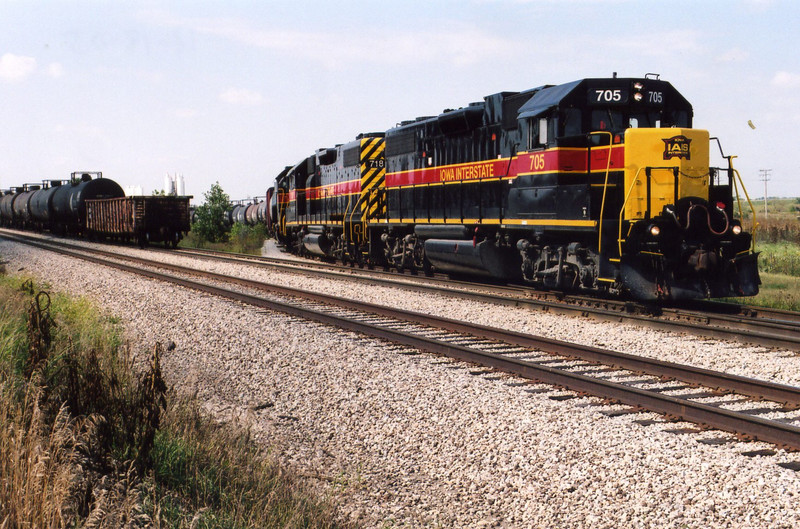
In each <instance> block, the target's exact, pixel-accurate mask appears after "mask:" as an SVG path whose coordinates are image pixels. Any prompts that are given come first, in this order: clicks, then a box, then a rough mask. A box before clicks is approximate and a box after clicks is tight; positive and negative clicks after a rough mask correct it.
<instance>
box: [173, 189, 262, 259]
mask: <svg viewBox="0 0 800 529" xmlns="http://www.w3.org/2000/svg"><path fill="white" fill-rule="evenodd" d="M229 209H230V198H229V197H228V195H227V194H226V193H225V192H224V191H223V190H222V188H221V187H220V185H219V182H217V183H215V184H214V185H213V186H211V189H210V190H209V192H208V193H206V194H205V204H203V205H202V206H200V207H198V208H197V210H196V215H197V219H196V221H195V222H194V223H193V224H192V230H191V231H190V232H189V234H188V235H187V236H186V237H185V238H184V239H183V240H182V241H181V244H180V246H181V247H183V248H208V249H211V250H219V251H223V252H234V253H249V254H254V255H259V254H260V253H261V247H262V246H263V245H264V241H265V240H266V239H267V227H266V226H265V225H263V224H258V225H256V226H246V225H244V224H240V223H235V224H234V225H233V226H231V225H229V224H228V220H227V215H226V212H227V211H228V210H229Z"/></svg>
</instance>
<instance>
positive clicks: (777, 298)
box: [726, 272, 800, 311]
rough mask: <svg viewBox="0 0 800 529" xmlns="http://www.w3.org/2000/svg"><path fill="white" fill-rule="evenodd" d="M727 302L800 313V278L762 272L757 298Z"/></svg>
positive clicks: (732, 299) (734, 299)
mask: <svg viewBox="0 0 800 529" xmlns="http://www.w3.org/2000/svg"><path fill="white" fill-rule="evenodd" d="M726 301H733V302H736V303H741V304H743V305H756V306H759V307H769V308H775V309H785V310H794V311H800V277H793V276H788V275H785V274H771V273H764V272H762V273H761V287H760V289H759V293H758V295H757V296H753V297H749V298H730V299H727V300H726Z"/></svg>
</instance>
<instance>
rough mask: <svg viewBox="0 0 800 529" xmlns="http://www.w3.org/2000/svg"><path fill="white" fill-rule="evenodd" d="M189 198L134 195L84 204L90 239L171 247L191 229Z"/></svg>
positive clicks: (90, 201)
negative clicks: (159, 244)
mask: <svg viewBox="0 0 800 529" xmlns="http://www.w3.org/2000/svg"><path fill="white" fill-rule="evenodd" d="M190 198H191V197H189V196H179V197H174V196H134V197H122V198H113V199H105V200H87V201H86V230H87V233H88V235H89V236H90V237H95V238H99V239H104V238H106V237H108V238H112V239H120V240H135V241H136V242H138V243H139V246H142V247H144V246H145V245H146V244H148V243H151V242H163V243H164V244H165V245H171V246H172V247H173V248H174V247H175V246H177V245H178V242H179V241H180V240H181V239H182V238H183V236H184V235H185V234H186V233H188V231H189V229H190V226H191V224H190V217H189V199H190Z"/></svg>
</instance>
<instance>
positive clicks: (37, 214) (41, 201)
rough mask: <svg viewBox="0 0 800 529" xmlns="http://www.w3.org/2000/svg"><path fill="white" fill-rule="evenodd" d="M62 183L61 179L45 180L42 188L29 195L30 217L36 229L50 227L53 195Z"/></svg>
mask: <svg viewBox="0 0 800 529" xmlns="http://www.w3.org/2000/svg"><path fill="white" fill-rule="evenodd" d="M62 183H63V182H62V181H61V180H50V181H45V182H44V183H43V185H42V188H41V189H40V190H38V191H37V192H36V193H34V194H33V196H32V197H31V202H30V211H31V218H32V220H33V223H34V224H35V226H36V228H37V229H39V230H45V229H47V230H49V229H50V228H51V220H52V211H53V197H54V196H55V193H56V191H58V189H59V187H60V186H61V184H62Z"/></svg>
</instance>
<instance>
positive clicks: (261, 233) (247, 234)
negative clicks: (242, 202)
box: [180, 222, 267, 255]
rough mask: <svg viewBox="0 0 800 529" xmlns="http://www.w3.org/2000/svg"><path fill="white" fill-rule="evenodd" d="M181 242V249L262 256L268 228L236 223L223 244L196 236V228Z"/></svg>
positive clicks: (261, 225) (259, 225)
mask: <svg viewBox="0 0 800 529" xmlns="http://www.w3.org/2000/svg"><path fill="white" fill-rule="evenodd" d="M192 230H193V231H190V232H189V234H188V235H187V236H186V237H185V238H184V239H183V240H182V241H181V242H180V247H181V248H208V249H211V250H219V251H223V252H234V253H247V254H252V255H261V247H262V246H264V241H265V240H266V239H267V227H266V225H264V224H258V225H256V226H247V225H244V224H241V223H238V222H237V223H236V224H234V225H233V227H232V228H231V230H230V233H228V235H227V237H226V239H225V240H224V241H221V242H209V241H207V240H204V239H202V238H201V237H200V236H199V235H197V234H195V232H194V228H192Z"/></svg>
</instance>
